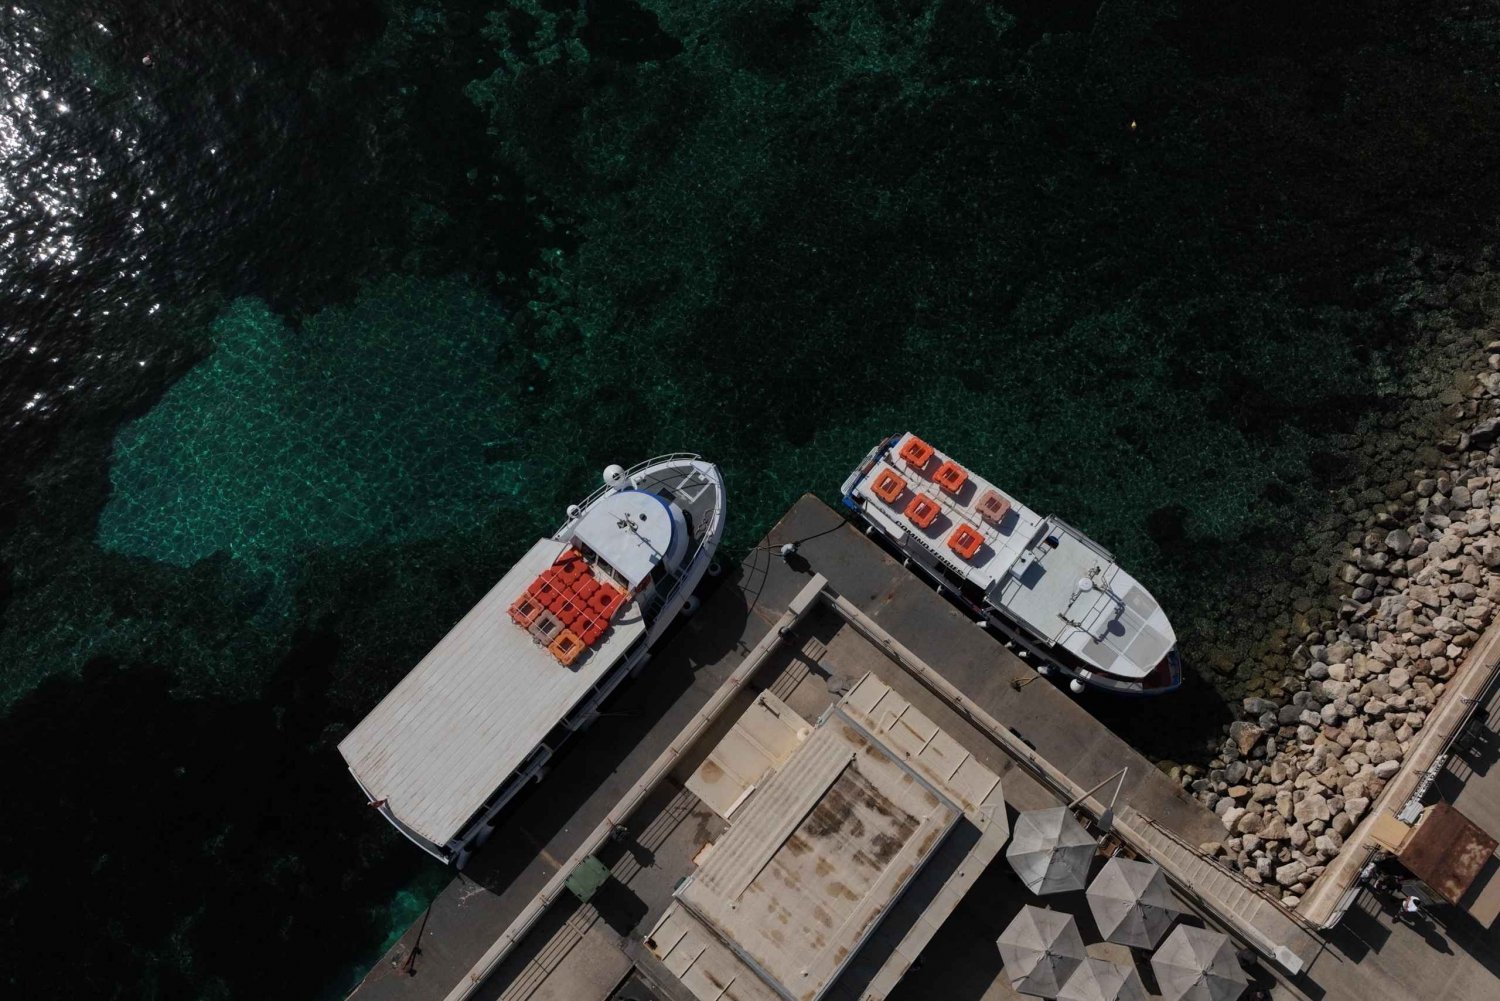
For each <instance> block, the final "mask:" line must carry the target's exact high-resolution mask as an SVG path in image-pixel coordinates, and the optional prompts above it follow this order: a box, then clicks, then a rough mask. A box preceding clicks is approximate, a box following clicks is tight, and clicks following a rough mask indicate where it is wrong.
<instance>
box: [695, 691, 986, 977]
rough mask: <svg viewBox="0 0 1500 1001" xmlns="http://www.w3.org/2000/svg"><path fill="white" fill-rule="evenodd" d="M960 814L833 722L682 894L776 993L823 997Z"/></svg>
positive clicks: (866, 740)
mask: <svg viewBox="0 0 1500 1001" xmlns="http://www.w3.org/2000/svg"><path fill="white" fill-rule="evenodd" d="M961 815H962V814H961V813H960V811H959V809H958V807H956V806H955V805H953V804H952V803H951V802H949V801H947V800H946V799H944V798H943V797H941V796H939V795H938V794H937V792H936V791H935V790H933V789H931V788H929V787H927V786H926V785H925V784H924V783H921V782H916V781H913V776H912V773H911V772H910V771H908V770H907V769H906V768H904V767H903V766H902V765H901V763H900V762H898V761H897V760H896V759H895V758H893V757H892V756H891V754H890V752H889V751H887V750H886V749H885V748H884V747H882V746H880V745H879V744H878V743H877V742H876V741H874V740H873V739H872V738H870V737H869V736H868V735H866V734H863V733H861V732H860V731H859V730H857V729H856V728H855V727H854V726H852V725H850V724H848V723H847V722H845V721H844V720H842V719H834V720H831V721H829V722H828V723H826V724H825V725H823V726H820V727H818V728H817V729H816V730H815V731H814V732H813V735H812V736H811V737H809V738H808V740H807V742H806V743H804V744H803V745H802V747H801V748H799V749H798V751H797V753H795V754H794V755H792V757H791V759H790V760H789V761H788V762H787V764H786V766H785V767H784V768H782V770H781V771H780V772H778V773H777V774H776V776H775V778H774V779H773V780H772V781H771V782H769V783H767V785H766V786H765V788H764V789H763V790H762V791H761V792H760V794H759V795H758V796H757V797H756V798H755V799H754V800H752V801H751V802H750V804H749V805H747V807H746V808H745V812H744V814H743V816H741V817H740V818H739V819H738V820H736V822H735V823H734V825H733V826H732V827H731V828H730V829H729V832H728V834H726V835H725V836H724V838H723V839H721V840H720V841H719V843H718V844H716V845H715V846H714V847H713V849H712V852H711V854H710V855H709V857H708V860H707V861H706V862H705V863H704V865H703V867H702V868H701V869H699V870H698V872H697V873H696V874H695V875H694V876H693V877H692V878H691V879H690V880H689V881H688V883H687V884H686V885H685V886H684V887H683V888H682V889H681V890H679V891H678V895H677V896H678V899H679V900H681V901H682V903H683V904H684V905H686V906H687V908H688V909H689V910H691V911H692V912H693V913H694V915H696V916H697V917H698V918H699V919H700V920H702V921H704V922H706V923H707V924H708V925H709V926H711V927H712V928H713V929H714V931H715V932H716V933H717V934H718V936H719V937H720V938H721V939H723V940H724V941H726V942H727V943H729V945H730V947H731V948H732V949H734V950H735V952H736V953H738V954H739V955H741V956H742V957H744V958H745V959H746V961H747V962H749V963H750V964H752V965H753V967H754V968H755V970H756V971H757V972H758V973H759V974H760V975H761V976H762V977H764V978H766V979H768V980H770V981H771V982H772V983H773V984H774V985H775V986H776V989H777V991H778V993H781V994H784V995H785V996H787V997H791V998H797V999H798V1001H816V999H817V998H820V997H822V996H823V992H824V991H825V990H826V989H827V988H828V986H829V984H831V983H832V982H833V979H834V977H836V976H837V975H838V973H839V971H840V970H841V969H842V968H843V966H844V962H845V960H847V959H848V958H849V956H850V955H851V954H852V953H853V952H854V950H855V949H856V948H858V946H859V944H860V943H861V942H862V941H863V940H864V938H865V936H866V935H867V934H868V933H869V932H870V930H871V929H872V928H873V927H874V926H875V924H876V922H878V921H879V920H880V918H881V916H882V915H884V914H885V912H886V909H887V908H889V907H890V905H891V902H892V901H893V900H895V899H896V897H897V896H898V895H899V894H900V892H901V890H902V888H903V887H905V885H906V882H907V880H909V879H910V878H911V877H912V876H913V875H914V874H915V873H916V871H917V870H918V869H920V868H921V867H922V864H923V862H925V861H926V860H927V858H928V856H930V855H931V854H932V852H933V850H934V849H935V848H936V847H937V845H938V843H939V842H940V841H941V840H942V838H943V836H944V835H946V834H947V833H948V831H949V830H950V829H951V828H952V826H953V824H954V822H955V821H956V820H957V819H958V818H959V817H960V816H961Z"/></svg>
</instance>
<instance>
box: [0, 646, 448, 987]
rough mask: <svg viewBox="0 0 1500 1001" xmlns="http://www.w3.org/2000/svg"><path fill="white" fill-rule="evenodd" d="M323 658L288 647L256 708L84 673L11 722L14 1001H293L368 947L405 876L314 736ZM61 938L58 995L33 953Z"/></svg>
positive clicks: (152, 671)
mask: <svg viewBox="0 0 1500 1001" xmlns="http://www.w3.org/2000/svg"><path fill="white" fill-rule="evenodd" d="M336 655H337V649H336V644H335V643H333V642H332V641H331V640H330V639H329V638H328V637H325V636H318V635H308V634H304V635H302V636H300V637H299V638H298V642H297V644H296V647H295V650H294V652H293V653H292V654H291V656H289V657H288V658H287V659H286V660H285V661H284V662H283V663H282V665H281V666H280V669H279V670H278V671H277V674H276V677H275V680H274V681H273V682H272V683H271V684H270V685H269V686H268V688H267V696H266V698H265V699H264V700H261V701H256V702H228V701H222V702H221V701H212V700H184V699H179V698H177V697H175V696H174V695H173V693H172V685H171V680H170V678H169V677H168V675H167V673H166V672H165V671H163V670H161V669H159V668H156V667H152V666H150V665H127V664H122V663H119V662H115V661H110V660H105V659H96V660H94V661H92V662H90V663H89V664H88V666H87V667H86V668H85V670H84V671H83V674H82V677H80V678H76V679H54V680H52V681H49V682H47V683H45V684H43V685H42V686H41V687H39V688H38V689H37V690H36V691H35V692H33V693H32V694H31V695H30V696H28V697H26V698H25V699H23V700H22V701H20V702H19V703H17V704H16V705H15V706H14V708H13V709H12V711H11V712H10V713H9V714H8V715H7V717H6V718H5V720H4V722H3V725H0V755H3V757H4V759H5V760H6V761H7V762H8V763H9V767H7V768H6V769H5V773H4V778H3V779H0V798H3V800H4V802H5V804H6V806H5V813H6V822H5V823H4V824H3V825H0V851H3V853H4V856H5V858H6V868H7V872H8V874H9V875H8V876H7V878H6V880H5V882H4V884H3V889H0V897H3V900H4V904H3V907H4V913H5V914H6V915H7V916H8V920H7V928H6V936H7V940H8V952H9V954H10V955H11V956H13V957H15V961H13V962H11V963H8V964H7V971H6V979H7V982H8V992H9V993H10V994H11V995H12V996H15V997H62V996H87V997H120V996H140V995H144V994H151V995H155V996H159V997H187V996H194V997H203V996H215V995H225V994H232V995H236V996H245V997H250V996H267V995H268V994H270V995H283V996H307V995H308V994H309V992H310V988H311V989H312V990H313V991H316V990H317V989H318V987H319V986H320V985H319V984H317V983H316V982H315V981H314V982H311V983H310V982H309V980H308V971H315V970H323V971H327V970H328V969H329V964H330V958H331V957H342V958H343V959H344V960H345V961H351V960H353V959H354V958H355V957H357V956H359V955H360V954H362V953H364V952H366V951H367V950H368V949H369V947H370V943H371V941H372V940H378V938H379V937H380V936H381V934H382V933H383V928H382V916H381V912H382V909H383V907H384V905H385V904H386V903H387V901H388V899H389V897H390V895H391V894H392V893H393V892H394V890H395V888H396V887H398V886H400V885H403V884H405V883H409V882H410V881H411V880H412V879H413V877H414V876H415V875H416V873H417V870H418V866H419V865H420V861H419V857H418V856H416V855H415V854H413V853H408V852H401V851H391V850H390V849H391V847H392V846H391V845H390V844H389V842H391V841H392V840H393V839H394V837H395V835H394V834H393V833H392V832H390V831H388V830H386V829H385V825H380V824H370V823H367V822H366V821H367V820H368V817H367V816H365V809H364V807H363V805H362V804H361V803H360V801H359V798H358V797H357V796H355V795H351V792H350V787H349V782H348V775H347V773H346V772H345V771H344V768H343V765H342V762H341V760H340V759H339V757H338V755H337V753H336V752H335V750H334V746H333V745H334V742H335V739H336V738H335V737H334V736H333V735H332V734H330V733H329V732H328V730H327V729H326V726H327V720H328V718H329V713H328V711H327V705H326V703H325V701H324V694H325V692H326V690H327V687H328V684H329V674H328V671H327V669H326V665H327V664H328V663H329V662H330V661H331V659H332V658H333V657H335V656H336ZM81 902H86V905H81ZM62 929H66V934H67V937H68V939H69V942H70V943H71V944H70V945H69V950H70V951H77V950H83V951H84V953H85V954H86V958H87V961H86V962H82V963H79V964H76V965H74V966H72V967H71V968H70V969H69V970H68V971H67V973H66V976H64V977H63V978H61V980H60V979H59V976H58V972H59V971H58V970H57V968H56V966H55V964H53V963H48V962H42V961H41V957H43V956H48V955H56V954H57V949H58V945H59V940H58V937H57V936H58V933H59V931H60V930H62ZM164 944H165V945H167V946H169V947H164ZM26 957H31V960H32V961H27V958H26Z"/></svg>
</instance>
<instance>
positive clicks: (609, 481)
mask: <svg viewBox="0 0 1500 1001" xmlns="http://www.w3.org/2000/svg"><path fill="white" fill-rule="evenodd" d="M625 483H626V480H625V469H624V467H623V466H620V465H618V464H616V463H613V462H611V463H610V464H609V465H607V466H605V467H604V485H605V486H607V487H614V488H615V489H616V490H621V489H624V487H625Z"/></svg>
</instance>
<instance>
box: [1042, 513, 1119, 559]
mask: <svg viewBox="0 0 1500 1001" xmlns="http://www.w3.org/2000/svg"><path fill="white" fill-rule="evenodd" d="M1046 520H1047V521H1050V522H1051V523H1052V524H1054V525H1056V526H1057V527H1058V528H1060V529H1062V530H1063V531H1065V532H1067V533H1068V534H1069V535H1071V536H1073V538H1075V539H1077V540H1078V541H1079V542H1081V543H1083V545H1085V546H1087V547H1088V548H1089V549H1092V550H1093V551H1094V552H1095V553H1096V554H1098V555H1099V556H1101V557H1103V558H1104V559H1106V560H1108V561H1109V562H1111V563H1113V562H1114V561H1115V555H1114V553H1111V552H1110V551H1109V550H1108V549H1105V548H1104V547H1103V546H1101V545H1099V543H1097V542H1095V541H1094V540H1093V539H1091V538H1089V537H1088V536H1087V535H1084V534H1083V533H1082V532H1080V531H1079V530H1078V529H1076V528H1074V527H1073V526H1072V525H1069V524H1068V523H1067V522H1066V521H1063V520H1062V519H1061V518H1059V517H1058V516H1057V515H1055V514H1049V515H1048V516H1047V519H1046Z"/></svg>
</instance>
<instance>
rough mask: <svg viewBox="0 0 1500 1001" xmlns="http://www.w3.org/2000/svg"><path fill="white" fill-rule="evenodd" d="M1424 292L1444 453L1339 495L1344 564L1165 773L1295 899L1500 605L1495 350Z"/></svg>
mask: <svg viewBox="0 0 1500 1001" xmlns="http://www.w3.org/2000/svg"><path fill="white" fill-rule="evenodd" d="M1490 278H1491V275H1490V274H1489V273H1488V268H1487V267H1484V266H1481V267H1480V268H1478V269H1475V270H1473V271H1470V272H1468V273H1467V274H1461V275H1457V276H1455V277H1454V279H1453V281H1452V282H1451V283H1449V286H1448V288H1449V289H1450V290H1456V291H1455V292H1454V294H1456V295H1460V296H1463V297H1465V301H1466V302H1467V301H1469V300H1470V299H1472V298H1474V297H1475V296H1478V295H1483V296H1484V297H1485V298H1489V297H1492V296H1493V294H1494V293H1493V283H1492V282H1491V281H1490ZM1476 288H1478V289H1480V290H1481V291H1479V292H1475V291H1474V289H1476ZM1417 298H1418V300H1419V301H1425V302H1426V304H1427V305H1429V306H1431V307H1432V308H1433V313H1432V315H1431V316H1429V317H1427V318H1426V319H1428V321H1429V323H1431V324H1434V325H1435V326H1436V327H1437V328H1438V330H1437V333H1438V339H1439V341H1440V342H1441V341H1446V342H1447V343H1449V344H1451V345H1452V346H1453V347H1454V348H1455V354H1458V355H1460V356H1462V357H1461V360H1460V359H1459V358H1454V359H1450V360H1452V361H1458V362H1459V364H1460V365H1461V366H1462V370H1461V371H1460V374H1459V377H1458V379H1457V380H1456V381H1455V383H1454V384H1453V385H1452V386H1449V387H1447V388H1444V389H1442V390H1440V391H1438V392H1436V393H1434V394H1432V399H1431V400H1430V403H1431V404H1435V405H1436V406H1429V407H1428V411H1429V413H1428V416H1429V417H1432V416H1440V417H1441V423H1442V424H1443V425H1445V426H1446V427H1447V428H1448V429H1449V430H1447V432H1446V433H1445V435H1444V437H1443V438H1442V440H1441V441H1440V443H1439V444H1438V445H1437V447H1436V448H1433V447H1430V446H1428V447H1423V448H1418V449H1415V450H1414V451H1413V453H1412V454H1413V456H1414V459H1415V460H1416V463H1420V464H1421V465H1420V468H1417V469H1416V471H1415V472H1414V473H1413V474H1412V475H1410V476H1408V477H1404V478H1399V477H1398V478H1397V479H1394V480H1392V481H1391V482H1390V483H1388V484H1386V485H1385V486H1384V487H1383V488H1368V487H1367V488H1365V489H1363V490H1361V491H1360V492H1358V493H1357V494H1356V493H1353V492H1352V491H1351V493H1350V494H1348V495H1346V497H1345V498H1344V499H1343V502H1342V503H1341V505H1340V506H1341V508H1342V509H1343V510H1342V514H1343V516H1344V517H1346V518H1348V519H1349V520H1348V521H1346V522H1345V525H1346V526H1352V527H1350V528H1349V530H1348V531H1346V532H1345V533H1343V534H1342V535H1332V536H1331V537H1332V538H1333V539H1340V538H1342V540H1343V541H1344V544H1345V547H1344V549H1343V552H1342V554H1341V555H1340V556H1339V558H1337V559H1336V560H1335V561H1333V565H1332V566H1331V567H1329V571H1331V573H1330V572H1328V571H1323V572H1320V573H1316V574H1314V575H1313V576H1314V578H1315V584H1316V585H1317V588H1318V590H1325V586H1326V591H1325V594H1324V595H1322V596H1318V597H1317V598H1313V597H1308V596H1303V597H1300V598H1298V599H1297V601H1296V603H1295V605H1294V611H1292V612H1289V613H1284V614H1285V617H1286V619H1287V622H1288V623H1289V624H1290V626H1291V628H1289V629H1278V630H1276V631H1275V635H1273V636H1272V637H1271V638H1270V640H1269V641H1268V642H1267V643H1266V644H1265V645H1266V646H1267V647H1269V648H1271V649H1270V651H1268V652H1270V654H1271V656H1270V661H1271V662H1272V670H1271V671H1261V672H1258V673H1257V675H1256V676H1255V677H1253V678H1251V679H1250V680H1249V682H1248V683H1247V684H1246V685H1245V686H1244V689H1243V690H1244V691H1247V692H1249V693H1252V694H1249V695H1248V696H1247V697H1245V698H1243V700H1242V702H1241V703H1240V705H1239V706H1238V707H1237V709H1238V715H1239V716H1240V718H1239V719H1237V720H1235V721H1234V722H1232V723H1230V724H1229V725H1228V726H1227V727H1226V728H1225V731H1224V733H1223V734H1222V739H1221V740H1220V742H1219V743H1218V744H1217V745H1216V746H1215V747H1214V748H1213V751H1212V754H1213V757H1212V758H1211V759H1210V760H1209V761H1208V763H1207V766H1206V767H1202V766H1196V765H1185V766H1177V765H1173V764H1171V763H1166V765H1165V767H1167V768H1168V772H1169V774H1172V775H1174V776H1175V777H1177V778H1179V779H1180V781H1181V782H1182V784H1183V786H1184V788H1185V789H1187V790H1189V791H1190V792H1191V793H1192V794H1193V795H1194V796H1196V797H1197V798H1198V799H1199V800H1200V801H1201V802H1203V803H1204V804H1205V805H1206V806H1208V807H1209V808H1210V809H1212V810H1214V811H1215V813H1216V814H1217V815H1218V816H1219V817H1220V819H1221V820H1223V822H1224V824H1225V827H1226V828H1227V829H1228V831H1229V836H1228V837H1227V838H1226V840H1225V841H1223V842H1222V843H1218V842H1215V843H1210V844H1207V845H1204V846H1203V848H1204V850H1205V851H1207V852H1209V853H1212V854H1215V855H1218V856H1220V857H1221V858H1222V860H1223V861H1225V862H1226V863H1227V864H1229V865H1230V866H1232V867H1234V868H1237V869H1238V870H1240V871H1241V872H1242V873H1243V874H1244V875H1245V876H1246V878H1248V879H1249V880H1251V881H1252V882H1256V883H1264V884H1267V885H1268V887H1271V888H1274V889H1275V890H1276V891H1277V892H1279V893H1280V894H1281V895H1282V900H1283V902H1284V903H1286V904H1288V905H1295V904H1297V903H1298V901H1299V900H1300V899H1301V897H1302V895H1303V894H1304V893H1306V892H1307V890H1308V889H1309V888H1310V887H1311V885H1312V884H1313V882H1314V881H1315V880H1316V879H1317V878H1318V877H1319V876H1320V875H1321V874H1322V873H1323V870H1324V868H1325V866H1326V865H1327V864H1328V863H1329V862H1330V861H1331V860H1332V859H1333V858H1334V856H1336V855H1337V854H1338V852H1339V850H1340V849H1341V848H1342V846H1343V840H1344V838H1345V837H1347V836H1348V835H1349V833H1350V832H1351V831H1352V830H1353V829H1354V827H1355V825H1357V824H1358V823H1359V821H1360V820H1361V818H1362V817H1364V816H1365V815H1366V814H1367V813H1368V811H1369V809H1370V806H1371V804H1372V803H1373V802H1374V801H1375V800H1376V798H1377V797H1378V796H1379V794H1380V792H1381V790H1382V789H1383V788H1384V787H1385V785H1386V783H1387V781H1389V779H1390V778H1391V777H1392V776H1393V775H1395V774H1396V772H1397V771H1398V770H1399V769H1400V767H1401V761H1402V760H1403V758H1404V757H1405V755H1406V754H1407V752H1408V751H1409V750H1410V748H1411V746H1412V743H1413V741H1414V739H1415V738H1416V736H1417V734H1418V733H1419V732H1420V731H1421V729H1422V727H1423V725H1424V723H1425V721H1426V719H1427V716H1428V714H1429V712H1431V710H1432V709H1433V708H1434V706H1435V705H1436V704H1437V701H1438V699H1439V698H1441V696H1442V694H1443V692H1444V691H1445V690H1446V687H1447V681H1448V679H1450V678H1451V677H1452V676H1453V674H1454V672H1455V670H1456V669H1457V667H1458V665H1459V664H1460V663H1461V662H1462V660H1463V658H1464V656H1465V654H1466V651H1467V650H1468V649H1469V648H1470V647H1471V646H1473V645H1474V644H1475V643H1476V642H1477V641H1478V639H1479V637H1480V635H1481V633H1483V631H1484V630H1485V628H1486V627H1487V626H1488V625H1489V624H1490V622H1491V621H1492V619H1493V618H1494V615H1495V610H1496V608H1497V606H1500V573H1497V571H1500V416H1497V415H1500V340H1491V339H1489V338H1493V337H1494V336H1495V334H1496V331H1494V330H1490V331H1485V330H1483V329H1476V328H1481V327H1482V321H1479V322H1476V323H1474V324H1472V325H1470V324H1467V323H1462V324H1455V323H1454V322H1453V320H1452V319H1451V315H1449V314H1446V311H1444V310H1443V307H1445V306H1448V305H1451V304H1452V296H1450V295H1448V294H1442V295H1437V296H1433V295H1431V294H1430V293H1427V294H1420V295H1419V296H1418V297H1417ZM1476 320H1477V317H1476ZM1419 322H1420V321H1419ZM1423 325H1424V326H1427V325H1428V324H1423ZM1464 328H1468V329H1464ZM1431 329H1432V328H1431V326H1429V330H1431ZM1464 342H1467V344H1465V343H1464ZM1480 346H1483V353H1482V354H1479V355H1478V356H1477V357H1476V356H1475V355H1474V350H1475V348H1478V347H1480ZM1475 368H1478V369H1480V371H1478V372H1477V373H1476V372H1475V371H1474V370H1475ZM1449 371H1450V372H1451V371H1452V369H1449ZM1438 408H1441V409H1440V411H1439V412H1438V413H1436V414H1435V413H1432V411H1435V410H1438ZM1428 426H1429V427H1430V426H1431V424H1429V425H1428ZM1391 430H1393V431H1394V430H1396V429H1394V428H1392V429H1391ZM1429 440H1430V439H1429ZM1408 447H1410V446H1408ZM1322 534H1323V537H1324V539H1325V541H1326V540H1327V539H1328V538H1329V537H1330V535H1331V533H1330V532H1324V533H1322ZM1325 565H1326V564H1325ZM1320 569H1321V568H1320ZM1278 647H1279V651H1278V650H1276V649H1275V648H1278ZM1283 670H1284V671H1285V674H1284V676H1281V677H1276V675H1278V674H1281V673H1282V671H1283Z"/></svg>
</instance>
